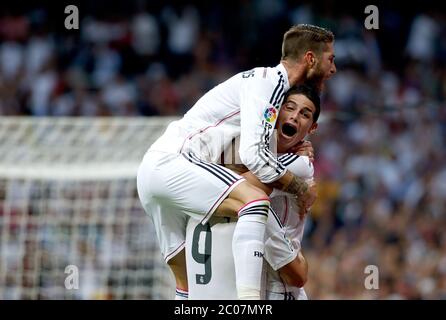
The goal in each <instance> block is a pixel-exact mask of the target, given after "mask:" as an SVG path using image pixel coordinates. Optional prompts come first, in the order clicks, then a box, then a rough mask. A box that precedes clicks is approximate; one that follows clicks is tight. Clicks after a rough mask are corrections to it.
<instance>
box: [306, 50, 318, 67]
mask: <svg viewBox="0 0 446 320" xmlns="http://www.w3.org/2000/svg"><path fill="white" fill-rule="evenodd" d="M304 58H305V62H306V63H307V65H309V66H310V67H313V66H314V65H315V64H316V55H315V54H314V52H313V51H311V50H308V51H307V52H305V55H304Z"/></svg>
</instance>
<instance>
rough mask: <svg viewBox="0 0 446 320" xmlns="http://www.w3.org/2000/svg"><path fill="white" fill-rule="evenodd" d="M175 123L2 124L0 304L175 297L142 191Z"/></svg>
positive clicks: (21, 120)
mask: <svg viewBox="0 0 446 320" xmlns="http://www.w3.org/2000/svg"><path fill="white" fill-rule="evenodd" d="M172 120H174V118H167V117H152V118H26V117H3V118H0V299H173V298H174V294H175V290H174V289H175V287H174V281H173V277H172V275H171V273H170V271H169V270H168V268H167V266H166V265H165V263H164V261H163V259H162V256H161V254H160V252H159V249H158V243H157V240H156V237H155V230H154V228H153V225H152V222H151V221H150V218H149V217H148V216H147V215H146V214H145V213H144V210H143V209H142V207H141V205H140V202H139V199H138V195H137V191H136V170H137V168H138V165H139V163H140V161H141V160H142V157H143V155H144V153H145V151H146V150H147V148H148V146H150V144H151V143H152V142H153V141H154V140H155V139H156V138H157V137H158V136H159V135H160V134H161V133H162V132H163V131H164V129H165V127H166V125H167V124H168V123H169V122H170V121H172Z"/></svg>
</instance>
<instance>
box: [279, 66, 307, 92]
mask: <svg viewBox="0 0 446 320" xmlns="http://www.w3.org/2000/svg"><path fill="white" fill-rule="evenodd" d="M280 63H281V64H282V65H283V66H284V67H285V70H286V72H287V74H288V82H289V84H290V87H292V86H294V85H296V84H298V83H302V82H303V80H304V79H305V65H303V64H302V63H296V62H290V61H287V60H281V61H280Z"/></svg>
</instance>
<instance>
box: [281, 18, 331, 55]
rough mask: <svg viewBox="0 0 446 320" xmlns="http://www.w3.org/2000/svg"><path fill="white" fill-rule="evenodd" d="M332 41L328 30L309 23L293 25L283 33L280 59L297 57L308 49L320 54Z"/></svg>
mask: <svg viewBox="0 0 446 320" xmlns="http://www.w3.org/2000/svg"><path fill="white" fill-rule="evenodd" d="M333 41H334V34H333V32H331V31H330V30H327V29H324V28H322V27H318V26H314V25H311V24H298V25H295V26H293V27H291V28H290V29H289V30H288V31H287V32H285V34H284V35H283V42H282V59H298V58H300V57H301V56H302V55H303V54H304V53H305V52H307V51H309V50H311V51H314V53H316V54H321V53H322V52H323V51H324V50H325V48H326V45H327V44H328V43H331V42H333Z"/></svg>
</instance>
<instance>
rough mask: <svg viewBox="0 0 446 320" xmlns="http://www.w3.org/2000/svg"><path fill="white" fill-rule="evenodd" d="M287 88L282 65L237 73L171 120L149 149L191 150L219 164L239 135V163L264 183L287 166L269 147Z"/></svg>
mask: <svg viewBox="0 0 446 320" xmlns="http://www.w3.org/2000/svg"><path fill="white" fill-rule="evenodd" d="M288 89H289V83H288V74H287V72H286V69H285V67H284V66H283V65H282V64H279V65H277V66H276V67H273V68H271V67H265V68H254V69H252V70H249V71H245V72H241V73H238V74H236V75H235V76H233V77H231V78H230V79H228V80H226V81H225V82H223V83H221V84H219V85H218V86H216V87H215V88H213V89H212V90H210V91H209V92H207V93H206V94H205V95H204V96H203V97H201V98H200V99H199V100H198V101H197V102H196V103H195V105H194V106H193V107H192V108H191V109H190V110H189V111H188V112H187V113H186V114H185V115H184V117H183V118H182V119H180V120H178V121H174V122H172V123H171V124H170V125H169V126H168V127H167V129H166V131H165V133H164V134H163V135H162V136H161V137H160V138H159V139H158V140H157V141H156V142H155V143H154V144H153V145H152V146H151V147H150V149H149V151H150V150H154V151H161V152H169V153H187V152H191V153H194V154H195V155H196V156H198V157H199V158H201V159H202V160H205V161H208V162H212V163H218V162H219V161H220V157H221V155H222V153H223V151H224V150H226V149H227V148H228V146H230V144H231V143H232V141H233V139H234V138H236V137H238V136H240V146H239V149H238V152H239V155H240V159H241V161H242V162H243V164H244V165H246V167H247V168H248V169H249V170H250V171H251V172H252V173H253V174H254V175H255V176H257V177H258V178H259V180H260V181H262V182H263V183H270V182H273V181H275V180H277V179H279V178H280V177H281V176H282V175H283V174H284V173H285V170H286V169H285V167H284V166H283V165H282V164H281V163H280V162H279V161H278V160H277V157H276V155H275V153H274V152H273V151H274V150H273V151H271V147H270V144H271V143H270V141H271V137H272V134H273V132H274V127H275V124H276V119H277V116H278V114H279V110H280V107H281V105H282V101H283V98H284V95H285V93H286V91H287V90H288Z"/></svg>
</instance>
